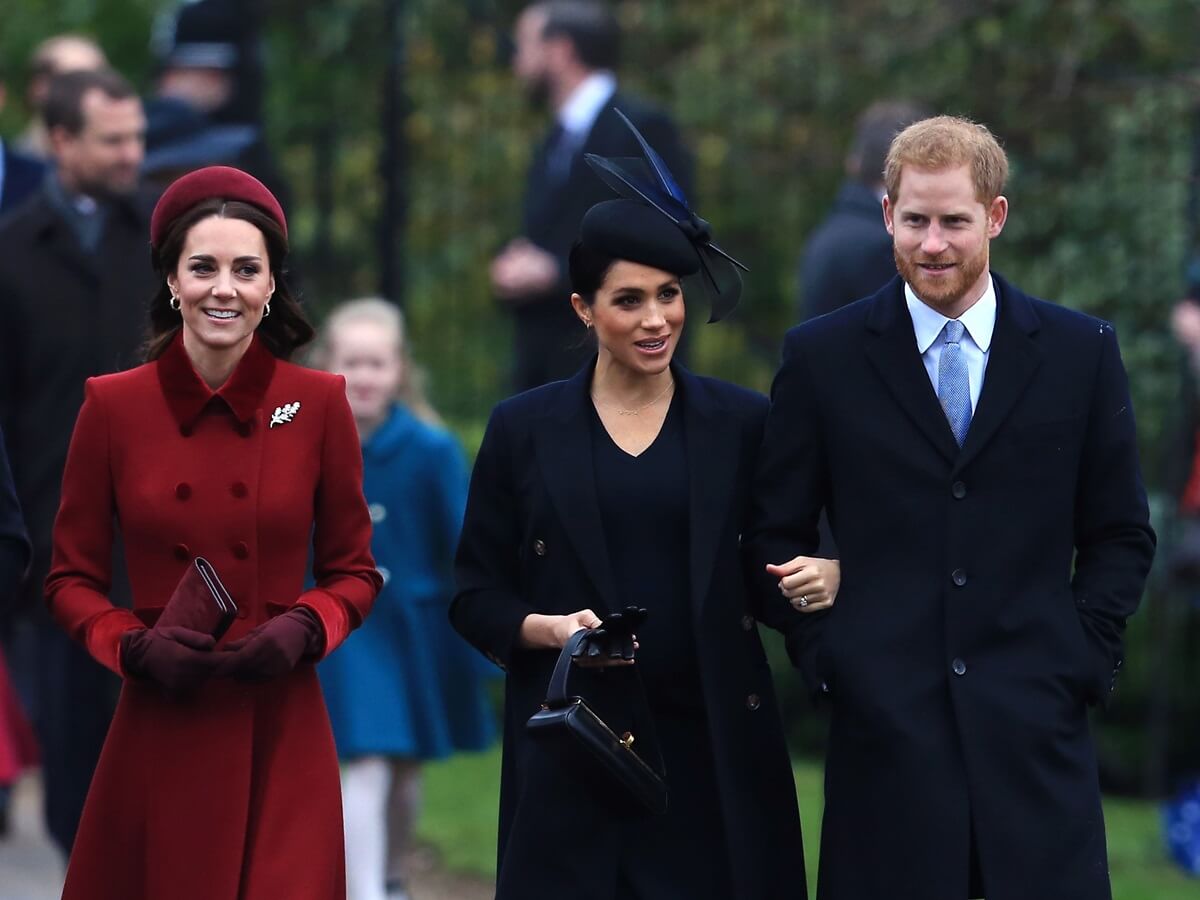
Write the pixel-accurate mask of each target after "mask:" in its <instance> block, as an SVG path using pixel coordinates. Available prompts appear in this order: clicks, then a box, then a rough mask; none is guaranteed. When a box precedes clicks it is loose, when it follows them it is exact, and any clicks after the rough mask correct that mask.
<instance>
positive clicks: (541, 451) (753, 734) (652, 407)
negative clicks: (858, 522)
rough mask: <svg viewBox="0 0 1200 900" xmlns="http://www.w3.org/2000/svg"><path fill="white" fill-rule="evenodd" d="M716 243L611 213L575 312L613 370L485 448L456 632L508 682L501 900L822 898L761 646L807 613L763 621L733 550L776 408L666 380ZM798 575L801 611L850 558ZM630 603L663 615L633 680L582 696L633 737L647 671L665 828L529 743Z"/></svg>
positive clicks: (819, 597)
mask: <svg viewBox="0 0 1200 900" xmlns="http://www.w3.org/2000/svg"><path fill="white" fill-rule="evenodd" d="M692 221H693V223H694V222H698V220H694V219H693V220H692ZM707 240H708V237H707V233H706V232H705V231H704V229H698V228H695V227H692V228H690V229H689V228H686V227H680V226H677V225H676V224H675V223H674V222H673V221H672V220H671V219H669V218H667V217H665V216H663V215H662V214H660V213H659V212H657V211H656V210H655V209H654V208H652V207H651V206H649V205H646V204H644V203H640V202H638V201H635V200H628V199H624V200H613V201H609V202H606V203H602V204H599V205H597V206H595V207H593V208H592V210H591V211H589V213H588V214H587V216H586V217H585V219H584V222H583V225H582V229H581V238H580V241H579V242H578V243H577V244H576V246H575V248H574V250H573V251H572V254H571V260H570V268H571V279H572V284H573V287H574V290H575V293H574V294H573V296H572V298H571V302H572V305H573V306H574V309H575V312H576V313H577V315H578V316H579V318H580V320H581V322H582V323H583V324H584V325H585V326H586V327H587V328H588V329H590V330H593V331H594V332H595V334H596V338H597V343H598V354H597V356H596V357H595V358H593V360H592V361H591V362H590V363H589V364H588V365H586V366H585V367H584V368H583V369H582V370H581V371H580V372H579V373H578V374H576V375H575V376H574V377H573V378H571V379H570V380H568V381H563V382H556V383H553V384H549V385H546V386H544V387H541V388H537V389H535V390H532V391H529V392H527V393H524V394H520V395H518V396H516V397H513V398H511V399H509V400H507V401H505V402H503V403H501V404H500V405H499V406H497V407H496V409H495V410H494V411H493V413H492V416H491V420H490V422H489V423H488V427H487V432H486V434H485V436H484V439H483V444H482V446H481V447H480V450H479V455H478V458H477V460H476V464H475V470H474V474H473V476H472V480H471V488H470V494H469V499H468V503H467V512H466V519H465V522H464V526H463V532H462V538H461V542H460V544H459V550H458V558H457V565H456V575H457V582H458V592H457V595H456V597H455V600H454V604H453V606H452V608H451V619H452V620H453V622H454V625H455V627H456V628H457V629H458V630H459V631H460V632H461V633H462V634H463V635H464V636H465V637H466V638H467V639H468V640H469V641H470V642H471V643H472V644H474V645H475V646H476V647H478V648H479V649H480V650H481V651H483V652H484V653H485V654H486V655H487V656H488V657H489V658H490V659H492V660H493V661H494V662H496V663H497V664H498V665H500V666H501V667H503V668H504V669H505V670H506V671H507V673H508V677H507V682H506V695H505V699H506V705H505V710H506V711H505V729H504V761H503V774H502V783H501V793H500V842H499V844H500V845H499V866H498V869H499V874H498V884H497V895H496V896H497V897H498V898H499V900H508V898H520V900H539V898H554V900H560V898H564V897H570V898H573V900H593V898H594V900H616V898H618V897H620V898H622V900H628V898H646V900H661V898H670V897H687V898H689V900H703V898H713V900H717V898H720V900H731V898H737V900H768V898H785V897H786V898H789V900H794V898H803V897H805V896H806V888H805V876H804V858H803V853H802V848H801V837H800V822H799V816H798V813H797V808H796V797H795V786H794V784H793V781H792V773H791V767H790V763H789V760H788V756H787V751H786V749H785V746H784V738H783V730H782V727H781V724H780V720H779V714H778V710H777V705H776V701H775V695H774V692H773V690H772V685H771V674H770V671H769V669H768V667H767V660H766V657H765V655H764V653H763V648H762V645H761V643H760V641H759V636H758V630H757V626H756V620H758V619H764V620H765V621H766V622H767V623H768V624H774V625H776V626H779V625H781V624H783V623H782V621H781V619H782V618H785V617H787V616H791V615H795V613H794V612H793V610H792V609H791V608H790V607H789V606H788V604H787V603H786V602H785V601H784V600H783V599H782V598H781V599H780V600H779V602H778V603H777V604H772V606H771V608H770V609H768V610H764V609H760V608H756V607H755V606H753V605H752V604H753V603H754V601H753V599H752V598H751V597H750V596H749V595H748V594H747V593H746V591H745V589H744V587H743V576H742V568H741V563H740V551H739V535H740V532H741V530H742V518H743V514H744V511H745V508H746V497H747V493H748V490H749V487H750V479H751V477H752V474H753V472H754V468H755V457H756V454H757V450H758V446H759V442H760V439H761V436H762V430H763V423H764V420H765V417H766V412H767V400H766V398H764V397H763V396H761V395H759V394H756V393H754V392H751V391H748V390H744V389H742V388H739V387H736V386H734V385H731V384H727V383H724V382H721V381H717V380H714V379H710V378H703V377H699V376H696V375H693V374H691V373H689V372H687V371H686V370H685V369H683V368H682V367H681V366H679V365H677V364H673V363H672V362H671V357H672V353H673V351H674V348H675V346H676V342H677V341H678V340H679V335H680V332H681V331H682V327H683V323H684V318H685V310H684V297H683V291H682V286H681V277H684V276H688V275H691V274H693V273H695V272H696V271H697V270H698V269H699V267H700V265H701V262H700V259H701V257H700V256H699V255H698V253H699V252H702V251H703V249H704V247H705V246H707ZM718 281H724V283H726V284H728V282H727V281H725V280H724V279H718ZM689 283H691V282H689ZM725 293H726V296H725V297H724V298H722V297H718V298H717V303H718V304H721V303H724V304H725V305H728V299H729V298H728V296H727V294H728V289H727V290H726V292H725ZM780 575H781V576H786V580H787V588H786V589H785V588H784V587H782V586H781V591H783V592H784V596H787V597H795V598H796V600H795V602H796V603H797V604H799V603H800V602H801V600H803V602H804V603H805V604H806V606H807V608H812V607H819V606H824V605H827V604H828V603H829V602H830V601H831V599H832V596H833V594H834V593H835V592H836V586H837V583H838V578H839V576H838V566H837V563H836V562H834V561H830V560H815V559H806V558H800V559H797V560H793V561H792V563H791V564H789V567H787V568H786V570H781V571H780ZM629 605H634V606H640V607H644V608H646V609H648V610H649V617H648V618H647V620H646V621H645V622H644V624H642V625H641V626H640V627H639V628H638V635H637V638H638V642H639V643H638V650H637V654H636V665H629V664H628V663H626V662H625V661H624V660H620V659H618V660H616V661H614V662H613V663H612V664H611V665H606V666H603V667H592V666H589V667H587V668H586V669H581V668H580V667H576V671H575V673H574V674H573V675H572V679H573V682H572V684H573V690H577V691H578V692H579V693H582V694H583V695H584V696H585V697H586V699H587V701H588V704H589V705H590V706H592V707H593V708H596V709H597V711H598V712H599V713H600V715H601V717H602V718H604V719H605V720H606V721H607V722H608V723H609V724H610V725H612V726H613V727H614V729H615V730H616V731H617V733H618V734H619V733H621V729H622V728H623V727H624V725H623V724H622V723H625V722H627V721H629V716H630V715H631V711H630V710H631V706H632V700H631V698H632V697H633V692H634V691H635V690H636V684H634V683H633V682H632V679H633V678H636V677H638V674H639V673H640V678H641V681H642V683H643V684H644V687H645V692H646V696H647V698H648V701H649V709H650V712H651V714H652V717H653V721H654V730H655V732H656V733H657V743H658V745H659V747H660V748H661V752H662V758H663V762H664V763H665V769H666V782H667V784H668V789H669V808H668V811H667V812H666V813H665V814H664V815H661V816H650V815H647V814H642V813H639V812H637V811H636V810H634V809H632V808H631V807H632V806H633V804H632V803H630V802H629V801H627V800H626V799H624V797H623V796H622V795H621V793H620V792H619V791H617V790H615V789H614V788H613V786H612V785H610V784H608V783H605V782H600V781H597V780H595V779H594V778H592V777H589V776H584V775H583V774H582V773H581V770H580V769H579V768H577V767H574V766H572V765H570V764H568V763H567V762H565V761H564V760H563V759H562V758H561V757H560V756H559V755H557V754H555V753H554V752H552V751H551V748H550V747H548V746H547V745H546V744H545V743H543V742H540V741H537V740H531V739H530V738H529V737H528V736H527V732H526V729H525V723H526V721H527V720H528V718H529V717H530V716H531V715H533V714H534V713H535V712H537V711H538V709H539V706H540V704H541V703H542V701H543V699H544V698H545V696H546V688H547V683H548V681H549V679H550V674H551V671H552V669H553V667H554V664H555V661H556V660H557V658H558V656H559V650H560V648H561V647H562V646H563V645H564V644H565V643H566V641H567V639H568V638H569V637H570V636H571V635H572V634H573V633H574V632H576V631H577V630H579V629H581V628H595V627H596V626H598V625H599V624H600V622H601V620H602V618H603V617H604V616H605V615H607V614H608V613H611V612H614V611H619V610H621V609H623V608H625V607H627V606H629ZM600 658H601V659H603V660H605V662H608V657H607V656H601V657H600ZM641 741H642V736H641V735H640V733H639V744H640V743H641Z"/></svg>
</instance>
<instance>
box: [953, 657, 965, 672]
mask: <svg viewBox="0 0 1200 900" xmlns="http://www.w3.org/2000/svg"><path fill="white" fill-rule="evenodd" d="M950 668H951V669H953V670H954V674H955V675H966V674H967V664H966V663H965V662H963V661H962V660H961V659H958V658H955V660H954V662H952V663H950Z"/></svg>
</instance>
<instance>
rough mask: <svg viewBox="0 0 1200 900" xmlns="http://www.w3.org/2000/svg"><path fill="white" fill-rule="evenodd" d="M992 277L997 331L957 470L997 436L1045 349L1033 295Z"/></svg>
mask: <svg viewBox="0 0 1200 900" xmlns="http://www.w3.org/2000/svg"><path fill="white" fill-rule="evenodd" d="M992 277H993V278H994V279H995V282H996V294H997V298H996V299H997V301H998V303H999V308H998V310H997V313H996V330H995V332H994V333H993V335H992V347H991V351H990V352H989V354H988V364H987V370H986V371H985V372H984V375H983V390H982V392H981V393H980V395H979V406H978V408H977V409H976V410H975V415H974V416H972V418H971V427H970V428H969V429H968V430H967V439H966V441H965V442H964V443H963V447H962V453H961V454H960V455H959V457H958V459H957V460H956V465H955V469H956V470H958V469H962V468H963V467H964V466H965V465H967V463H969V462H970V461H971V460H972V459H974V458H975V456H977V455H978V453H979V451H980V450H981V449H983V447H985V446H986V445H987V442H988V441H989V440H991V438H992V437H993V436H994V435H995V433H996V430H997V429H998V428H999V427H1000V426H1001V425H1002V424H1003V422H1004V419H1005V418H1006V417H1007V416H1008V414H1009V413H1010V412H1011V411H1012V408H1013V406H1014V405H1015V404H1016V402H1017V400H1019V399H1020V397H1021V394H1022V393H1024V391H1025V388H1026V386H1027V385H1028V384H1029V381H1030V379H1032V378H1033V374H1034V372H1036V371H1037V369H1038V366H1040V365H1041V362H1042V355H1041V351H1040V350H1039V349H1038V346H1037V344H1036V343H1035V342H1034V341H1033V339H1032V338H1031V337H1030V335H1032V334H1033V333H1034V332H1036V331H1037V330H1038V327H1039V324H1040V323H1039V321H1038V317H1037V313H1035V312H1034V311H1033V306H1032V305H1031V304H1030V303H1029V298H1028V297H1026V296H1025V295H1024V294H1022V293H1021V292H1020V291H1018V290H1017V289H1016V288H1014V287H1012V286H1011V285H1009V284H1008V283H1007V282H1005V281H1004V280H1003V279H1001V278H1000V277H998V276H996V275H995V273H993V276H992Z"/></svg>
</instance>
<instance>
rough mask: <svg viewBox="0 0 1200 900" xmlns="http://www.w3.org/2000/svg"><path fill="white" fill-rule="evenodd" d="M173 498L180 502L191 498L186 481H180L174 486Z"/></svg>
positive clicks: (189, 487)
mask: <svg viewBox="0 0 1200 900" xmlns="http://www.w3.org/2000/svg"><path fill="white" fill-rule="evenodd" d="M175 496H176V497H177V498H178V499H180V500H186V499H188V498H189V497H191V496H192V486H191V485H190V484H188V483H187V482H186V481H181V482H179V484H177V485H175Z"/></svg>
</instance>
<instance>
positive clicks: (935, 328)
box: [904, 275, 996, 356]
mask: <svg viewBox="0 0 1200 900" xmlns="http://www.w3.org/2000/svg"><path fill="white" fill-rule="evenodd" d="M904 301H905V303H907V304H908V314H909V315H910V316H911V317H912V323H913V331H914V332H915V333H916V336H917V351H918V352H919V353H920V354H921V355H922V356H923V355H924V354H925V351H926V350H928V349H929V348H930V346H931V345H932V344H933V342H934V341H936V340H937V339H938V336H939V335H940V334H941V333H942V329H943V328H945V327H946V323H947V322H949V321H950V319H949V318H947V317H946V316H943V315H942V314H941V313H940V312H938V311H937V310H936V309H934V308H933V307H931V306H927V305H926V304H925V303H924V302H923V301H922V300H921V298H920V297H918V296H917V294H916V292H915V291H914V290H913V289H912V286H911V285H910V284H909V283H908V282H905V283H904ZM958 321H960V322H962V323H963V328H965V329H966V331H967V334H969V335H970V336H971V340H972V341H974V342H975V346H977V347H978V348H979V349H980V350H982V351H983V352H984V353H987V352H988V348H990V347H991V346H992V333H993V332H994V331H995V330H996V283H995V282H994V281H993V280H992V277H991V275H988V280H987V287H986V288H984V291H983V296H982V297H980V298H979V299H978V300H976V301H975V303H973V304H972V305H971V308H970V309H968V310H967V311H966V312H965V313H963V314H962V315H961V316H959V317H958Z"/></svg>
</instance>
